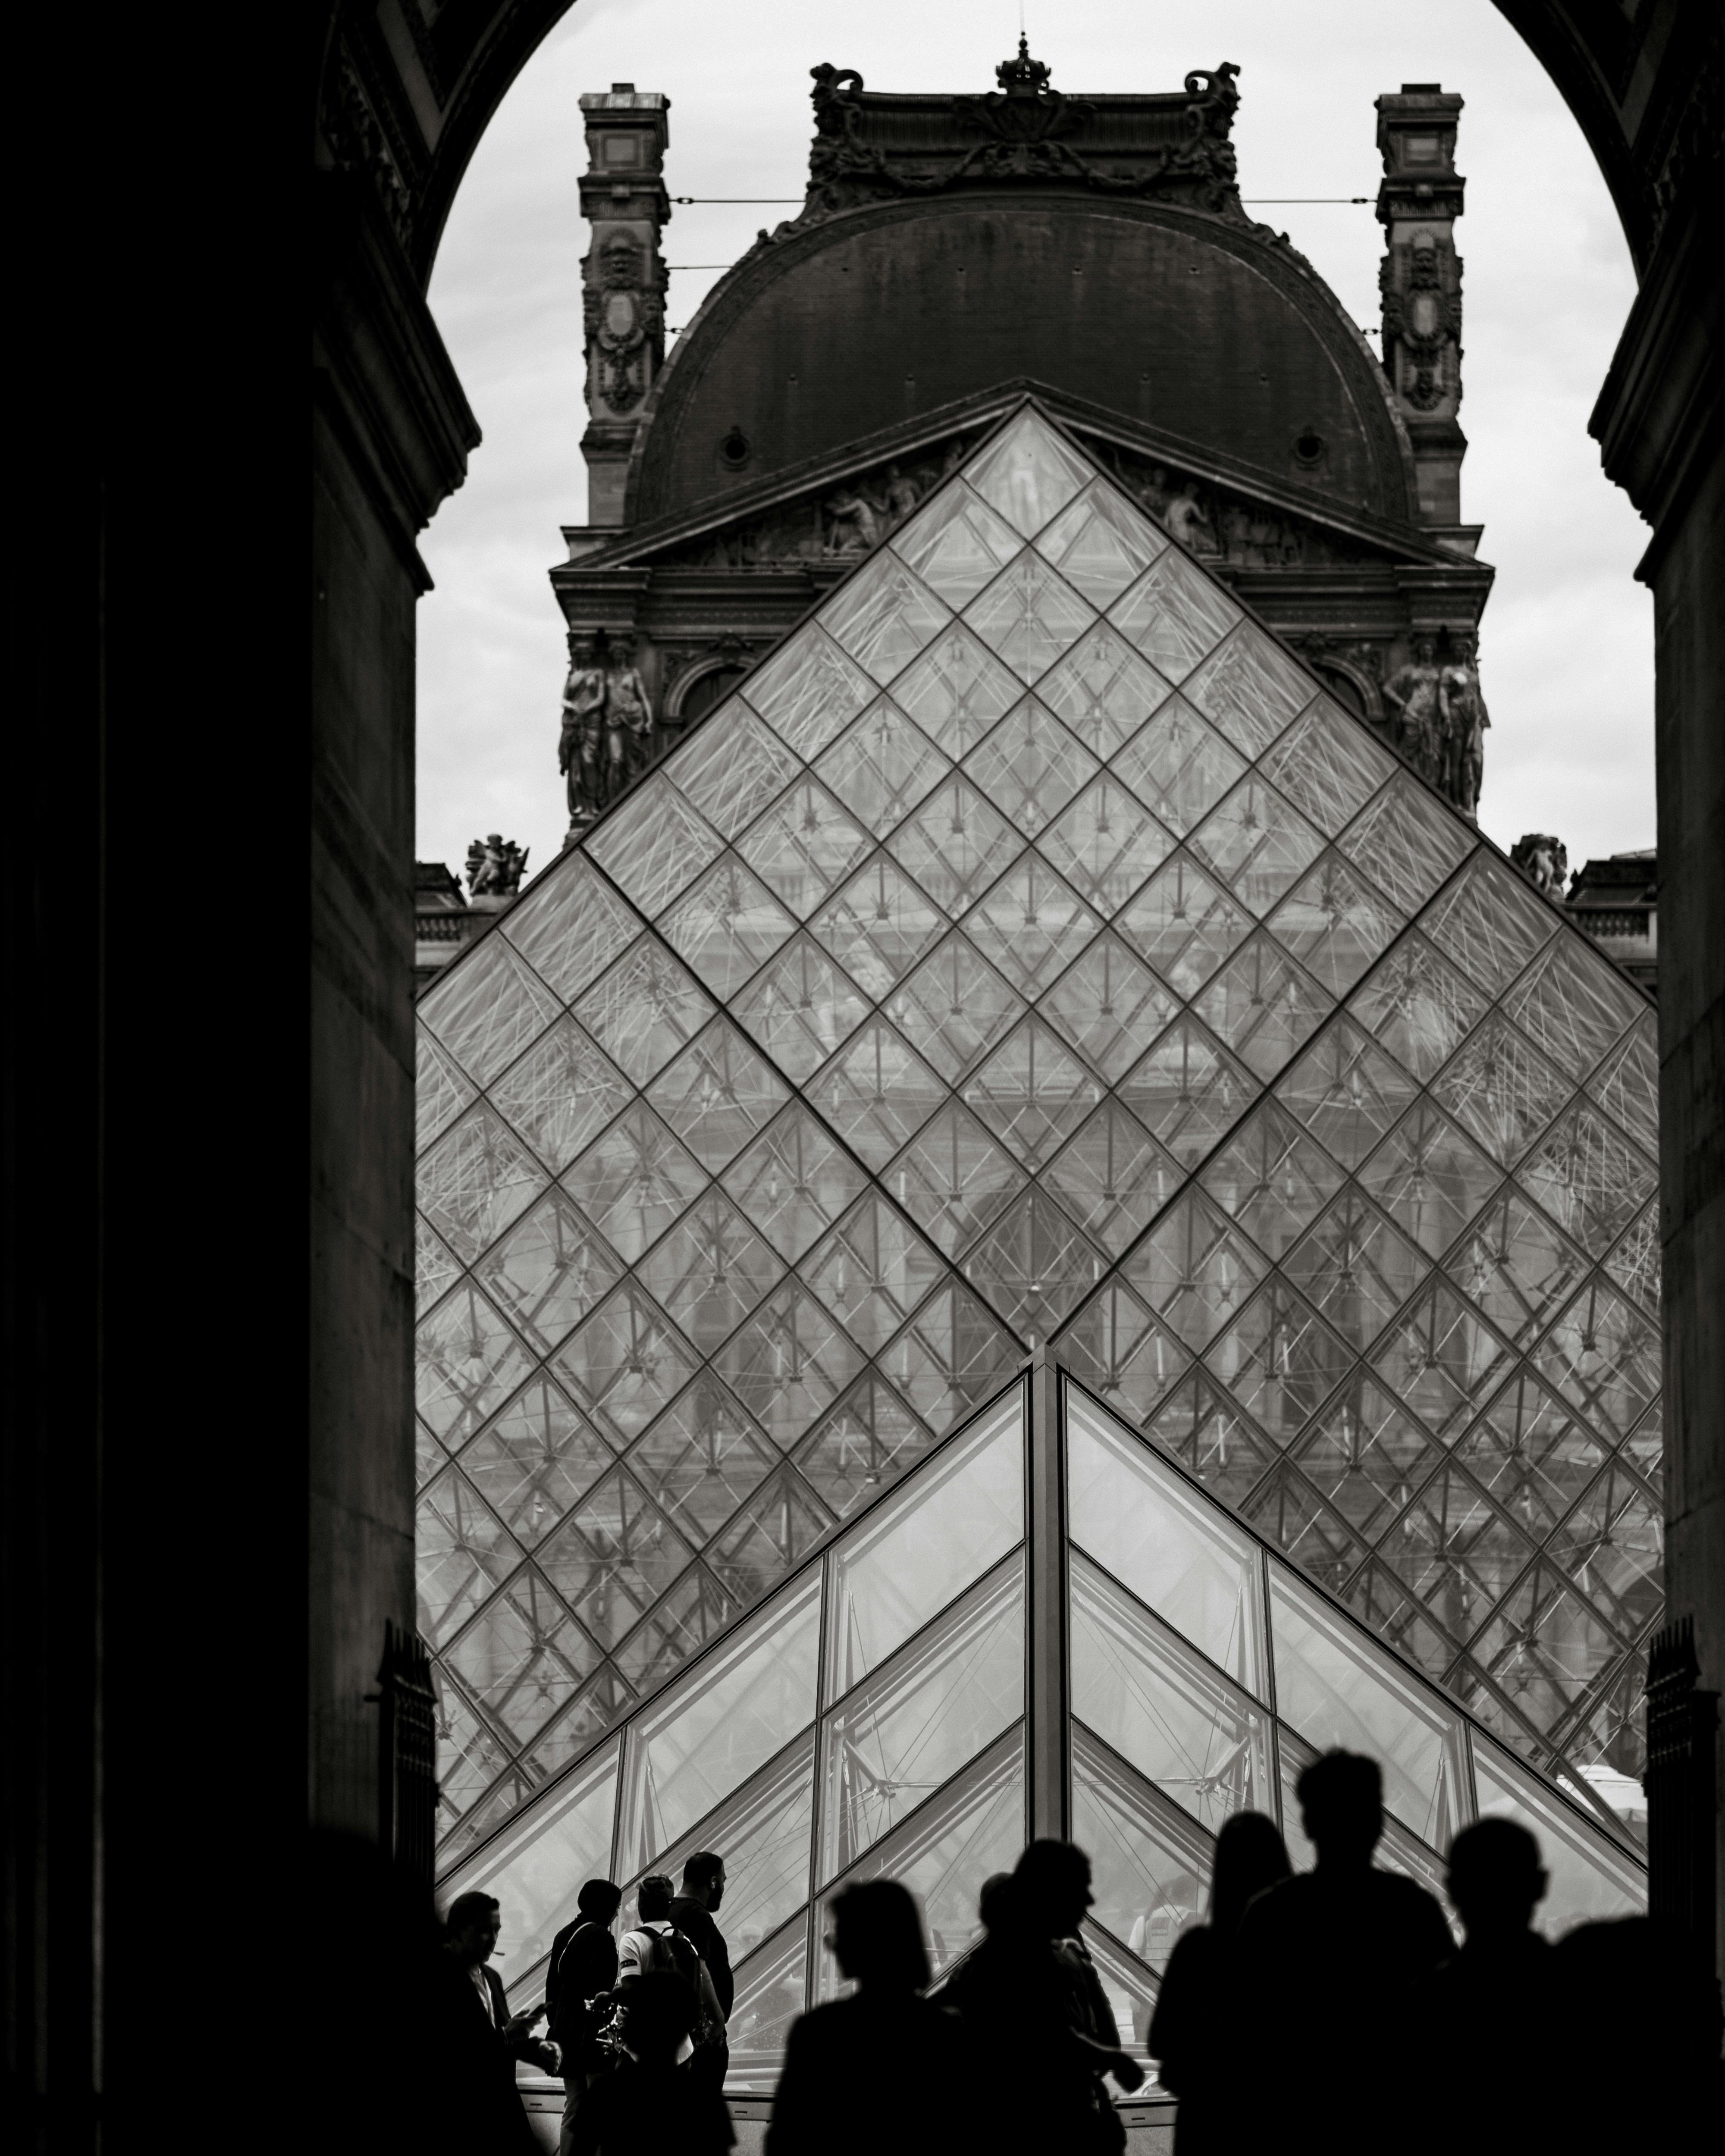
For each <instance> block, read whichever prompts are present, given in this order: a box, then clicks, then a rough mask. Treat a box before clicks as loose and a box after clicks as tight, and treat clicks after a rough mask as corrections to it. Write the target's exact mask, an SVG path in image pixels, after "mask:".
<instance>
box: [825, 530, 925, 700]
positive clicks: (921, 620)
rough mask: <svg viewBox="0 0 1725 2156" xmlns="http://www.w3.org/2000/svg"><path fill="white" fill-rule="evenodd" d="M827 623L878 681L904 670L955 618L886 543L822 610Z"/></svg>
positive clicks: (886, 679) (838, 639)
mask: <svg viewBox="0 0 1725 2156" xmlns="http://www.w3.org/2000/svg"><path fill="white" fill-rule="evenodd" d="M820 619H821V623H822V625H823V627H824V629H826V630H827V632H828V634H829V635H830V636H831V637H832V638H833V639H834V641H835V642H837V643H839V644H842V645H843V646H844V648H845V650H846V651H848V652H849V653H850V655H851V657H852V658H853V659H855V660H857V661H858V662H859V664H860V665H864V666H865V667H867V669H868V670H869V671H870V674H872V675H874V677H875V680H877V681H890V680H891V679H892V677H893V675H895V674H898V673H901V672H902V671H903V670H904V668H905V667H906V665H909V663H910V661H911V660H913V659H914V658H915V657H916V654H917V653H918V652H919V651H920V650H921V649H922V647H923V645H924V644H927V641H928V639H930V637H932V635H934V634H935V633H936V632H937V630H938V629H940V627H941V626H942V624H943V623H944V622H947V621H949V620H950V619H952V617H951V615H950V614H949V613H948V612H947V608H945V607H943V606H942V604H941V603H940V601H939V600H938V599H937V598H936V597H935V595H934V593H932V591H930V590H929V588H928V587H927V585H926V584H925V583H923V582H922V578H921V577H916V576H913V575H912V574H911V571H910V570H909V569H907V568H906V567H905V565H904V563H903V562H901V561H900V559H899V557H898V556H897V555H896V553H894V552H893V551H892V549H891V547H882V548H881V549H880V552H878V553H877V554H875V556H874V557H873V558H872V559H871V560H870V561H867V562H864V564H863V565H862V567H860V569H857V570H855V571H854V572H852V573H851V575H850V576H849V577H846V578H845V582H844V583H842V584H840V586H839V588H838V590H837V591H836V592H834V594H833V596H832V597H831V598H829V600H828V601H827V603H826V604H825V605H824V607H823V608H821V611H820Z"/></svg>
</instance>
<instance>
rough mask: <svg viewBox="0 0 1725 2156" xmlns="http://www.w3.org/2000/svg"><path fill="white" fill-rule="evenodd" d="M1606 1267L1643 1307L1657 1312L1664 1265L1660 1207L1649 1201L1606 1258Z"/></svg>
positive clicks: (1626, 1291)
mask: <svg viewBox="0 0 1725 2156" xmlns="http://www.w3.org/2000/svg"><path fill="white" fill-rule="evenodd" d="M1605 1270H1606V1271H1607V1272H1608V1273H1609V1274H1610V1276H1611V1277H1612V1279H1613V1280H1615V1281H1616V1283H1617V1285H1618V1286H1620V1288H1621V1289H1622V1290H1623V1291H1624V1292H1625V1294H1626V1295H1632V1296H1634V1297H1635V1300H1636V1301H1637V1302H1639V1303H1640V1304H1641V1306H1643V1308H1644V1309H1646V1310H1650V1311H1653V1312H1657V1311H1658V1308H1659V1291H1660V1279H1661V1262H1660V1245H1659V1209H1658V1208H1657V1206H1655V1205H1650V1206H1649V1207H1648V1208H1647V1209H1646V1211H1645V1213H1642V1214H1640V1215H1639V1216H1638V1217H1637V1219H1635V1222H1634V1223H1633V1224H1632V1225H1631V1226H1630V1231H1629V1233H1628V1234H1627V1235H1625V1237H1624V1239H1623V1240H1622V1241H1621V1242H1620V1244H1619V1245H1618V1246H1617V1248H1616V1249H1615V1250H1614V1251H1613V1252H1612V1253H1611V1255H1610V1256H1609V1258H1607V1259H1606V1260H1605Z"/></svg>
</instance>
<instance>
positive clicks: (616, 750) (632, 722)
mask: <svg viewBox="0 0 1725 2156" xmlns="http://www.w3.org/2000/svg"><path fill="white" fill-rule="evenodd" d="M604 680H605V769H604V786H605V798H606V800H607V802H612V801H614V800H615V799H616V798H617V797H618V795H619V793H622V791H623V789H624V787H625V786H627V785H628V784H629V781H630V779H632V778H634V775H635V773H637V772H638V771H639V770H640V768H641V767H642V766H643V765H644V763H645V762H646V761H647V757H648V755H649V752H650V750H651V747H652V737H653V706H652V703H651V702H650V701H649V697H648V695H647V685H646V683H645V682H644V680H642V679H641V677H640V675H639V671H638V670H636V666H635V639H634V637H633V636H631V635H630V634H628V632H627V631H619V633H618V634H616V635H614V636H613V637H612V639H611V641H610V649H609V651H608V654H607V657H606V662H605V675H604Z"/></svg>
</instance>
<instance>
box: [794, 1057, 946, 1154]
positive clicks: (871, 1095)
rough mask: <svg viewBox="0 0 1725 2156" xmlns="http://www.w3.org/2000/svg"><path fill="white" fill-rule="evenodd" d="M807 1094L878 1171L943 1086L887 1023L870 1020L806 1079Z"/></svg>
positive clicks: (937, 1100)
mask: <svg viewBox="0 0 1725 2156" xmlns="http://www.w3.org/2000/svg"><path fill="white" fill-rule="evenodd" d="M946 1097H947V1089H946V1087H945V1086H942V1083H941V1081H939V1079H938V1078H937V1077H936V1076H935V1075H934V1073H933V1071H932V1070H930V1069H929V1067H928V1065H927V1064H926V1063H925V1062H924V1061H923V1060H922V1057H921V1056H920V1055H913V1054H912V1053H911V1050H909V1049H908V1048H907V1047H906V1045H905V1044H904V1042H903V1041H901V1039H899V1037H898V1035H897V1034H896V1033H895V1032H894V1031H893V1030H892V1029H891V1026H889V1025H886V1024H882V1023H881V1022H880V1020H879V1019H876V1020H875V1022H874V1023H873V1024H870V1025H867V1026H865V1027H864V1028H863V1029H862V1031H861V1032H860V1033H859V1034H856V1035H855V1038H854V1039H851V1040H849V1041H847V1042H846V1043H845V1046H844V1048H843V1049H842V1050H840V1051H839V1054H838V1055H835V1056H834V1058H833V1060H832V1061H831V1062H830V1063H829V1064H828V1065H827V1067H826V1069H825V1070H823V1071H822V1072H821V1073H820V1075H819V1077H818V1078H815V1079H814V1080H812V1081H810V1084H809V1098H810V1100H811V1101H813V1102H814V1105H815V1106H816V1107H817V1108H818V1109H819V1112H820V1113H821V1115H823V1116H824V1117H825V1118H826V1120H827V1122H829V1124H830V1125H831V1126H832V1127H833V1129H834V1130H835V1131H836V1132H838V1133H839V1137H842V1138H843V1139H844V1140H845V1143H846V1144H847V1145H849V1146H850V1148H851V1150H852V1151H853V1152H856V1153H860V1155H861V1157H862V1158H863V1160H864V1161H865V1163H867V1165H868V1166H869V1167H870V1168H873V1169H874V1170H875V1173H877V1174H878V1173H880V1170H881V1169H882V1168H884V1167H885V1166H886V1163H887V1162H888V1161H889V1160H891V1158H892V1156H893V1155H894V1153H896V1152H897V1151H898V1150H899V1148H900V1147H901V1146H902V1145H903V1144H904V1142H905V1141H906V1138H908V1137H911V1135H912V1134H913V1133H914V1132H916V1131H918V1130H920V1129H921V1128H922V1126H923V1124H924V1123H926V1122H927V1121H928V1118H929V1117H930V1116H932V1114H933V1113H934V1111H935V1110H936V1109H937V1107H938V1106H940V1104H941V1102H942V1101H944V1100H945V1099H946Z"/></svg>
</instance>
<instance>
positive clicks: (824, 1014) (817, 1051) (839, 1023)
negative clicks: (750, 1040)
mask: <svg viewBox="0 0 1725 2156" xmlns="http://www.w3.org/2000/svg"><path fill="white" fill-rule="evenodd" d="M731 1008H732V1011H733V1012H734V1013H735V1014H736V1015H737V1019H738V1021H739V1022H740V1023H741V1024H743V1025H745V1026H747V1028H748V1029H749V1031H750V1032H751V1033H752V1034H753V1035H754V1037H755V1039H757V1041H759V1042H760V1044H761V1045H762V1048H764V1049H765V1050H767V1053H768V1055H770V1056H771V1057H772V1058H773V1061H774V1062H775V1063H776V1064H778V1066H779V1068H780V1070H783V1071H784V1072H785V1073H786V1074H787V1075H788V1076H789V1077H791V1078H793V1079H796V1080H798V1081H801V1080H803V1079H805V1078H808V1077H809V1076H811V1075H813V1074H814V1072H815V1071H816V1070H819V1067H820V1065H822V1064H823V1063H824V1062H825V1061H826V1060H827V1058H828V1057H829V1055H831V1054H832V1053H833V1051H834V1049H835V1048H837V1047H838V1046H839V1043H840V1042H841V1041H844V1040H846V1039H849V1038H850V1035H851V1034H853V1033H855V1030H856V1029H857V1028H858V1026H860V1024H862V1022H863V1019H865V1017H866V1016H867V1014H868V1009H869V1006H868V1003H867V1000H866V998H865V997H864V996H863V995H862V994H861V993H860V990H859V989H858V988H857V986H856V983H855V982H854V981H853V980H852V979H851V978H850V975H849V974H848V973H845V971H844V970H843V968H840V967H839V966H836V965H834V962H833V961H832V960H831V959H830V958H829V957H828V956H827V954H826V952H824V950H822V948H821V947H820V946H819V944H818V943H816V942H814V941H813V939H812V938H811V937H808V936H799V937H798V938H797V940H796V942H794V943H791V944H788V945H787V947H785V949H784V950H783V951H782V952H780V953H779V955H778V957H776V958H774V959H773V961H772V962H771V963H770V964H768V965H767V966H765V967H764V968H762V971H761V972H760V973H758V974H757V976H756V977H755V978H754V979H753V980H752V981H751V982H750V983H749V985H748V986H747V988H745V989H744V990H743V991H742V993H741V994H740V995H739V996H737V998H735V1000H734V1001H733V1002H732V1006H731Z"/></svg>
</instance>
